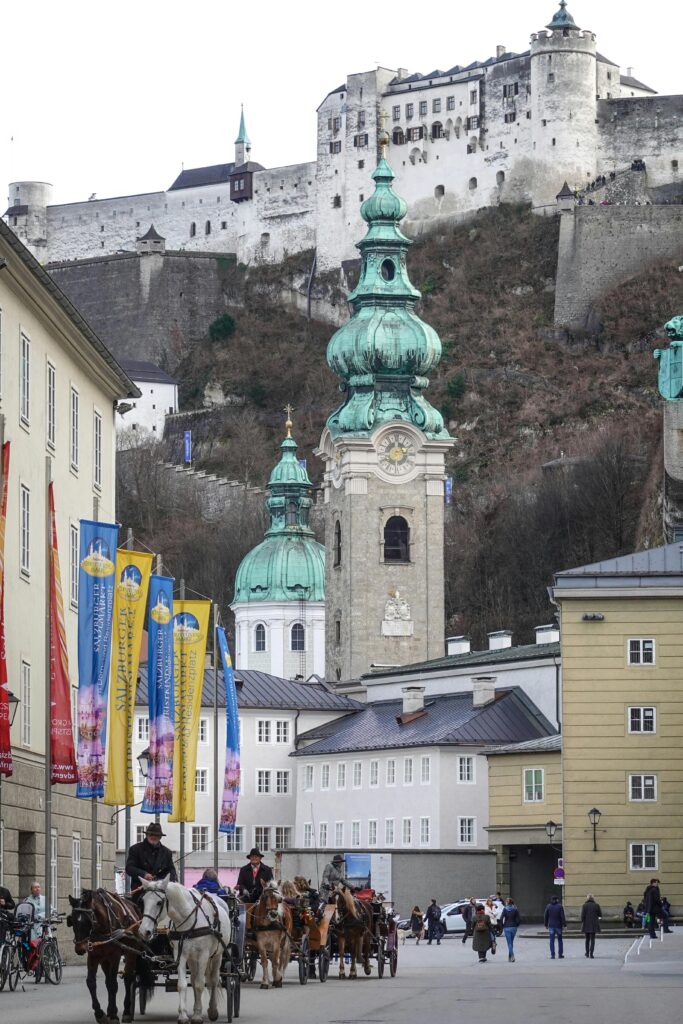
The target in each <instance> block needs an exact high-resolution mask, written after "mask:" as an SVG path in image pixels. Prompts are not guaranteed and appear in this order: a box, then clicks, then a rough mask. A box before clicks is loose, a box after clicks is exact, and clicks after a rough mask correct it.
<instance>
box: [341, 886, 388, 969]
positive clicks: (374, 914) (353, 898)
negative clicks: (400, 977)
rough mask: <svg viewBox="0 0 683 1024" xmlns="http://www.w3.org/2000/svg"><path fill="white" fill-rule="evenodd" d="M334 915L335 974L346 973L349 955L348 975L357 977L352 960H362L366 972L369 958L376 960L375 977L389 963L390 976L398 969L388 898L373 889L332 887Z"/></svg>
mask: <svg viewBox="0 0 683 1024" xmlns="http://www.w3.org/2000/svg"><path fill="white" fill-rule="evenodd" d="M334 896H335V917H334V926H333V929H332V936H331V937H332V948H331V953H332V955H335V954H336V955H338V957H339V977H340V978H345V977H346V969H345V961H346V957H347V955H350V961H351V967H350V970H349V977H350V978H355V977H357V973H356V964H357V963H359V962H362V964H363V971H364V973H365V974H366V975H369V974H372V967H371V964H370V961H371V960H375V962H376V964H377V977H378V978H383V977H384V969H385V966H386V965H387V964H388V965H389V973H390V975H391V977H392V978H393V977H395V975H396V971H397V970H398V945H397V927H396V918H395V915H394V914H393V912H392V904H391V901H388V900H385V899H384V897H383V896H382V895H381V894H376V893H375V891H374V889H364V890H360V891H356V892H355V893H353V892H352V891H351V890H350V889H349V888H348V887H347V886H345V885H337V886H336V888H335V893H334Z"/></svg>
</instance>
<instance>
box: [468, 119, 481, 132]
mask: <svg viewBox="0 0 683 1024" xmlns="http://www.w3.org/2000/svg"><path fill="white" fill-rule="evenodd" d="M478 130H479V118H478V117H468V118H467V131H468V132H476V131H478Z"/></svg>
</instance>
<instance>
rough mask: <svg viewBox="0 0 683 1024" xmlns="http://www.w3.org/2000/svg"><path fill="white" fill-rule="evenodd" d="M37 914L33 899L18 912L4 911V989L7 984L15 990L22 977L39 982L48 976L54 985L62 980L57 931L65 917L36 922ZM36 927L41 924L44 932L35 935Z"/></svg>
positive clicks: (0, 952) (0, 979)
mask: <svg viewBox="0 0 683 1024" xmlns="http://www.w3.org/2000/svg"><path fill="white" fill-rule="evenodd" d="M34 915H35V908H34V907H33V905H32V904H30V903H20V904H19V905H18V906H17V908H16V911H15V913H14V916H12V915H11V914H7V913H3V914H2V920H3V924H4V925H5V941H4V942H3V944H2V947H0V991H2V989H3V988H4V987H5V985H7V986H8V988H9V990H10V991H11V992H13V991H14V990H15V989H16V987H17V985H18V984H19V982H20V981H21V982H23V980H24V978H26V977H30V976H33V980H34V982H35V983H36V984H38V983H39V982H41V981H42V980H43V979H45V981H46V982H49V983H50V984H51V985H59V983H60V982H61V980H62V967H63V961H62V957H61V953H60V950H59V943H58V942H57V936H56V935H55V934H54V931H53V929H54V928H55V927H56V926H57V925H58V924H61V922H62V918H61V917H60V916H59V915H56V916H53V917H51V918H48V919H46V920H44V921H39V922H36V921H35V920H34ZM36 927H38V928H40V936H39V938H37V939H34V938H32V933H33V930H34V928H36Z"/></svg>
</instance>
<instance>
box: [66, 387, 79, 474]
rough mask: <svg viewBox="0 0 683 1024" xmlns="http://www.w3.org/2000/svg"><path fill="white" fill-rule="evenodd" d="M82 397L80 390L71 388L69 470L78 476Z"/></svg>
mask: <svg viewBox="0 0 683 1024" xmlns="http://www.w3.org/2000/svg"><path fill="white" fill-rule="evenodd" d="M80 429H81V396H80V394H79V391H78V388H77V387H75V386H74V385H73V384H71V385H70V386H69V469H70V470H71V472H72V473H76V474H78V467H79V462H80V455H81V451H80Z"/></svg>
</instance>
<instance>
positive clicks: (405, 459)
mask: <svg viewBox="0 0 683 1024" xmlns="http://www.w3.org/2000/svg"><path fill="white" fill-rule="evenodd" d="M377 455H378V456H379V468H380V469H381V470H382V471H383V472H384V473H386V474H387V476H394V477H396V476H404V475H405V474H406V473H409V472H410V470H411V469H412V468H413V466H414V465H415V442H414V441H413V439H412V437H410V435H409V434H406V433H404V431H402V430H399V429H396V430H392V431H390V432H389V433H388V434H385V435H384V437H383V438H382V440H381V441H380V443H379V445H378V447H377Z"/></svg>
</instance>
